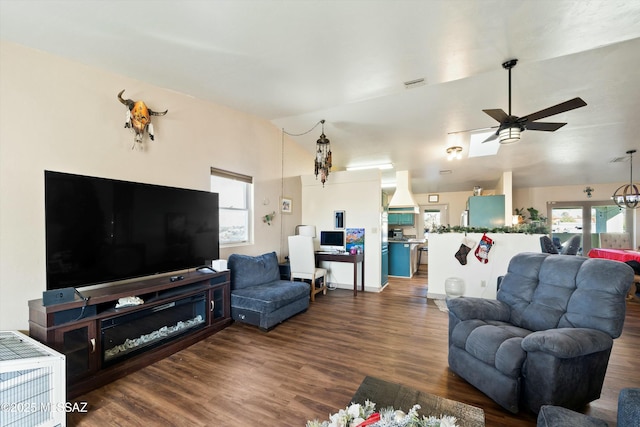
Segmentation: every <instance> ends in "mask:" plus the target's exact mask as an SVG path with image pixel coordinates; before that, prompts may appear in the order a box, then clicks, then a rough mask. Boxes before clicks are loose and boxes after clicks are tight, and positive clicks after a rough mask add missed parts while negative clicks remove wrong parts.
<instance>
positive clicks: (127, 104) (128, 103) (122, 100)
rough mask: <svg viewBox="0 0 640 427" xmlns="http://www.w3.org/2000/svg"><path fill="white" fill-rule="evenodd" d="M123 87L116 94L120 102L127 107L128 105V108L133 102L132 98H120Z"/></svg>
mask: <svg viewBox="0 0 640 427" xmlns="http://www.w3.org/2000/svg"><path fill="white" fill-rule="evenodd" d="M124 91H125V89H122V90H121V91H120V93H119V94H118V99H119V100H120V102H122V103H123V104H124V105H126V106H127V107H129V109H131V106H132V105H133V104H134V102H133V100H131V99H122V94H123V93H124Z"/></svg>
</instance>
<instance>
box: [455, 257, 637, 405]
mask: <svg viewBox="0 0 640 427" xmlns="http://www.w3.org/2000/svg"><path fill="white" fill-rule="evenodd" d="M632 279H633V270H632V269H631V268H630V267H629V266H628V265H626V264H624V263H621V262H616V261H609V260H604V259H589V258H584V257H581V256H567V255H551V254H545V253H522V254H518V255H516V256H514V257H513V258H512V259H511V261H510V263H509V267H508V271H507V274H506V275H505V276H504V278H503V280H502V282H501V284H500V289H499V291H498V295H497V299H496V300H488V299H482V298H469V297H462V298H455V299H448V300H447V306H448V307H449V367H450V368H451V370H452V371H453V372H455V373H457V374H458V375H460V376H461V377H462V378H464V379H465V380H467V381H468V382H469V383H471V384H472V385H473V386H475V387H476V388H478V389H480V390H481V391H482V392H483V393H485V394H486V395H488V396H489V397H490V398H491V399H493V400H494V401H496V402H497V403H498V404H500V405H501V406H502V407H504V408H505V409H507V410H508V411H510V412H513V413H517V412H518V411H519V410H520V406H521V405H523V406H526V407H528V408H529V409H531V410H532V411H533V412H536V413H537V412H538V411H539V409H540V407H541V406H542V405H557V406H563V407H567V408H571V409H577V408H580V407H582V406H584V405H586V404H587V403H589V402H591V401H593V400H595V399H597V398H599V397H600V391H601V390H602V384H603V381H604V376H605V373H606V370H607V364H608V362H609V356H610V354H611V347H612V345H613V339H614V338H617V337H618V336H620V334H621V332H622V325H623V323H624V317H625V309H626V306H625V295H626V293H627V291H628V289H629V286H630V285H631V281H632Z"/></svg>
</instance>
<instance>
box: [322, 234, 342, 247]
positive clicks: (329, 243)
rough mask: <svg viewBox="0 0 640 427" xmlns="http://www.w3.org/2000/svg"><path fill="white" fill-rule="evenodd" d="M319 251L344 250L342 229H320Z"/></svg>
mask: <svg viewBox="0 0 640 427" xmlns="http://www.w3.org/2000/svg"><path fill="white" fill-rule="evenodd" d="M320 250H321V251H344V231H321V232H320Z"/></svg>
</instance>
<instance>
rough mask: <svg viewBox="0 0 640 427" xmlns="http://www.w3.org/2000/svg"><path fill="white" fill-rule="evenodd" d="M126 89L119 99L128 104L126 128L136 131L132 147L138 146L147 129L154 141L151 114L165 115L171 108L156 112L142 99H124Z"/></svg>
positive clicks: (119, 95) (121, 92)
mask: <svg viewBox="0 0 640 427" xmlns="http://www.w3.org/2000/svg"><path fill="white" fill-rule="evenodd" d="M123 93H124V89H122V91H120V93H119V94H118V99H119V100H120V102H122V103H123V104H124V105H126V106H127V121H126V122H125V124H124V127H125V128H131V129H132V130H133V132H134V133H135V138H134V142H133V145H132V146H131V149H133V147H135V146H136V142H139V143H142V138H143V137H144V132H145V130H146V131H147V132H148V133H149V138H150V139H151V140H152V141H153V139H154V136H153V125H152V124H151V116H164V115H165V114H167V112H168V111H169V110H164V111H163V112H160V113H158V112H155V111H153V110H152V109H150V108H149V107H147V106H146V104H145V103H144V102H142V101H133V100H131V99H122V94H123Z"/></svg>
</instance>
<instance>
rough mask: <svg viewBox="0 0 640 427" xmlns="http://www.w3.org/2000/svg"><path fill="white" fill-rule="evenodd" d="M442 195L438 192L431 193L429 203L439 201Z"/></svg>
mask: <svg viewBox="0 0 640 427" xmlns="http://www.w3.org/2000/svg"><path fill="white" fill-rule="evenodd" d="M438 200H440V196H439V195H437V194H429V203H438Z"/></svg>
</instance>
